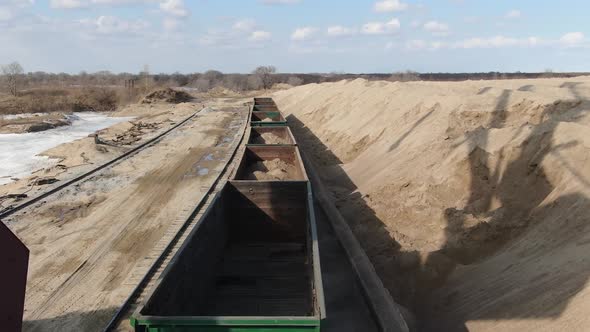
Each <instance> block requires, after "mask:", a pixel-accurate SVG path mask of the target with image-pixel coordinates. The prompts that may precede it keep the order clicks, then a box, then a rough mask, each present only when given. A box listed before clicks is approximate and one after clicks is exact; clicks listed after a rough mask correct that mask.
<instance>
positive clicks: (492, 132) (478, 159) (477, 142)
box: [274, 77, 590, 331]
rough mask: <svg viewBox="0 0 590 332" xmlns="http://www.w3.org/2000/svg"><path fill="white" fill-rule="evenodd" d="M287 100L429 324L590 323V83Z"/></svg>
mask: <svg viewBox="0 0 590 332" xmlns="http://www.w3.org/2000/svg"><path fill="white" fill-rule="evenodd" d="M274 98H275V100H276V102H277V104H278V106H279V107H280V108H281V110H282V111H283V112H284V113H285V115H286V116H288V119H289V121H290V123H291V125H292V126H293V129H294V132H295V134H296V135H297V136H298V139H299V140H300V143H301V144H302V146H303V147H304V150H305V151H306V153H307V154H308V155H310V156H312V157H313V159H314V162H315V163H316V165H317V166H318V167H319V169H320V173H321V175H322V177H323V178H324V180H325V181H326V183H327V184H328V185H329V186H330V189H331V191H332V193H333V195H334V199H335V201H336V204H337V206H338V207H339V209H340V210H341V212H342V213H343V215H344V216H345V217H346V218H347V220H348V221H349V223H350V225H351V228H352V229H353V231H354V232H355V233H356V235H357V237H358V238H359V240H360V241H361V243H362V244H363V246H364V247H365V249H366V251H367V253H368V255H369V256H370V258H371V260H372V261H373V263H374V265H375V267H376V269H377V271H378V273H379V274H380V276H381V278H382V279H383V281H384V283H385V284H386V286H387V287H388V288H389V290H390V291H391V293H392V295H393V296H394V298H395V299H396V300H397V301H398V302H400V303H401V304H403V305H405V306H407V307H408V308H410V310H411V311H413V312H414V313H415V315H416V317H417V321H418V324H419V325H420V327H421V329H423V330H440V329H441V328H443V327H444V330H459V331H460V330H474V331H486V330H494V331H498V330H501V331H516V330H543V331H554V330H563V329H567V330H588V329H590V315H588V314H587V312H588V310H590V287H588V286H587V283H588V278H589V277H590V257H589V255H588V252H590V213H589V211H590V163H589V161H590V127H589V124H590V115H589V113H590V77H579V78H571V79H539V80H504V81H467V82H452V83H451V82H410V83H389V82H368V81H366V80H362V79H357V80H354V81H342V82H337V83H324V84H310V85H305V86H300V87H297V88H293V89H289V90H285V91H279V92H276V93H275V94H274Z"/></svg>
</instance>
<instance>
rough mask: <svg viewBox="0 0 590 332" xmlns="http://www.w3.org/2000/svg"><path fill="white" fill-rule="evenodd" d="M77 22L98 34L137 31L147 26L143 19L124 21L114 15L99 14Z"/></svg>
mask: <svg viewBox="0 0 590 332" xmlns="http://www.w3.org/2000/svg"><path fill="white" fill-rule="evenodd" d="M78 22H79V23H80V24H82V25H83V26H87V27H90V28H92V29H93V30H94V31H95V32H97V33H100V34H114V33H138V32H140V31H142V30H144V29H146V28H147V27H148V26H149V24H148V23H147V22H145V21H143V20H135V21H126V20H122V19H120V18H117V17H115V16H99V17H98V18H96V19H82V20H79V21H78Z"/></svg>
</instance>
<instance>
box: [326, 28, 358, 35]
mask: <svg viewBox="0 0 590 332" xmlns="http://www.w3.org/2000/svg"><path fill="white" fill-rule="evenodd" d="M355 33H356V30H355V29H353V28H347V27H343V26H341V25H334V26H331V27H328V36H330V37H345V36H352V35H354V34H355Z"/></svg>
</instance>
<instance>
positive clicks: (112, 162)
mask: <svg viewBox="0 0 590 332" xmlns="http://www.w3.org/2000/svg"><path fill="white" fill-rule="evenodd" d="M207 109H208V107H204V108H202V109H200V110H199V111H197V112H195V113H193V114H192V115H190V116H188V117H187V118H185V119H184V120H182V121H180V122H179V123H177V124H175V125H174V126H172V127H171V128H169V129H168V130H166V131H164V132H163V133H160V134H159V135H157V136H156V137H154V138H151V139H149V140H148V141H146V142H144V143H142V144H140V145H138V146H136V147H134V148H133V149H131V150H129V151H127V152H125V153H123V154H122V155H120V156H118V157H117V158H114V159H112V160H110V161H108V162H106V163H104V164H102V165H100V166H98V167H96V168H93V169H91V170H90V171H88V172H85V173H83V174H81V175H78V176H76V177H75V178H73V179H70V180H68V181H66V182H64V183H62V184H60V185H58V186H56V187H54V188H52V189H50V190H48V191H46V192H44V193H42V194H40V195H38V196H35V197H34V198H31V199H29V200H27V201H26V202H23V203H21V204H19V205H17V206H13V207H8V208H6V209H4V210H2V211H0V220H2V219H4V218H6V217H8V216H10V215H12V214H14V213H15V212H18V211H20V210H22V209H24V208H27V207H29V206H32V205H33V204H35V203H38V202H40V201H41V200H43V199H44V198H47V197H49V196H51V195H53V194H55V193H58V192H60V191H61V190H63V189H65V188H67V187H69V186H71V185H72V184H75V183H77V182H79V181H81V180H83V179H85V178H87V177H89V176H91V175H93V174H96V173H97V172H99V171H102V170H104V169H107V168H109V167H111V166H113V165H116V164H117V163H119V162H121V161H123V160H125V159H127V158H129V157H131V156H133V155H135V154H137V153H138V152H140V151H142V150H145V149H146V148H148V147H150V146H153V145H155V144H157V143H158V142H159V141H160V140H162V138H164V137H165V136H167V135H168V134H170V133H171V132H173V131H174V130H176V129H178V128H180V127H182V126H183V125H185V124H187V123H188V122H189V121H191V120H193V119H194V118H196V117H197V116H198V115H199V113H201V112H203V111H205V110H207Z"/></svg>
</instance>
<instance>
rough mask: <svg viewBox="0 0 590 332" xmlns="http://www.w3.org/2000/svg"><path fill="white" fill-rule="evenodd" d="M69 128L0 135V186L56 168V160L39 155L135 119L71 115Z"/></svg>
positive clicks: (81, 114)
mask: <svg viewBox="0 0 590 332" xmlns="http://www.w3.org/2000/svg"><path fill="white" fill-rule="evenodd" d="M69 118H70V120H71V121H72V124H71V125H70V126H63V127H58V128H54V129H50V130H46V131H40V132H36V133H24V134H0V185H1V184H5V183H9V182H11V181H12V178H22V177H26V176H28V175H30V174H31V173H33V172H34V171H36V170H39V169H41V168H45V167H49V166H52V165H55V163H56V162H57V160H56V159H52V158H49V157H46V156H38V154H39V153H41V152H43V151H45V150H48V149H51V148H53V147H56V146H58V145H60V144H63V143H67V142H71V141H74V140H77V139H79V138H83V137H86V136H88V135H89V134H91V133H93V132H95V131H97V130H100V129H103V128H106V127H110V126H112V125H114V124H117V123H120V122H124V121H129V120H131V119H133V117H120V118H113V117H108V116H105V115H102V114H97V113H92V112H81V113H76V114H75V115H70V116H69Z"/></svg>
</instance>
